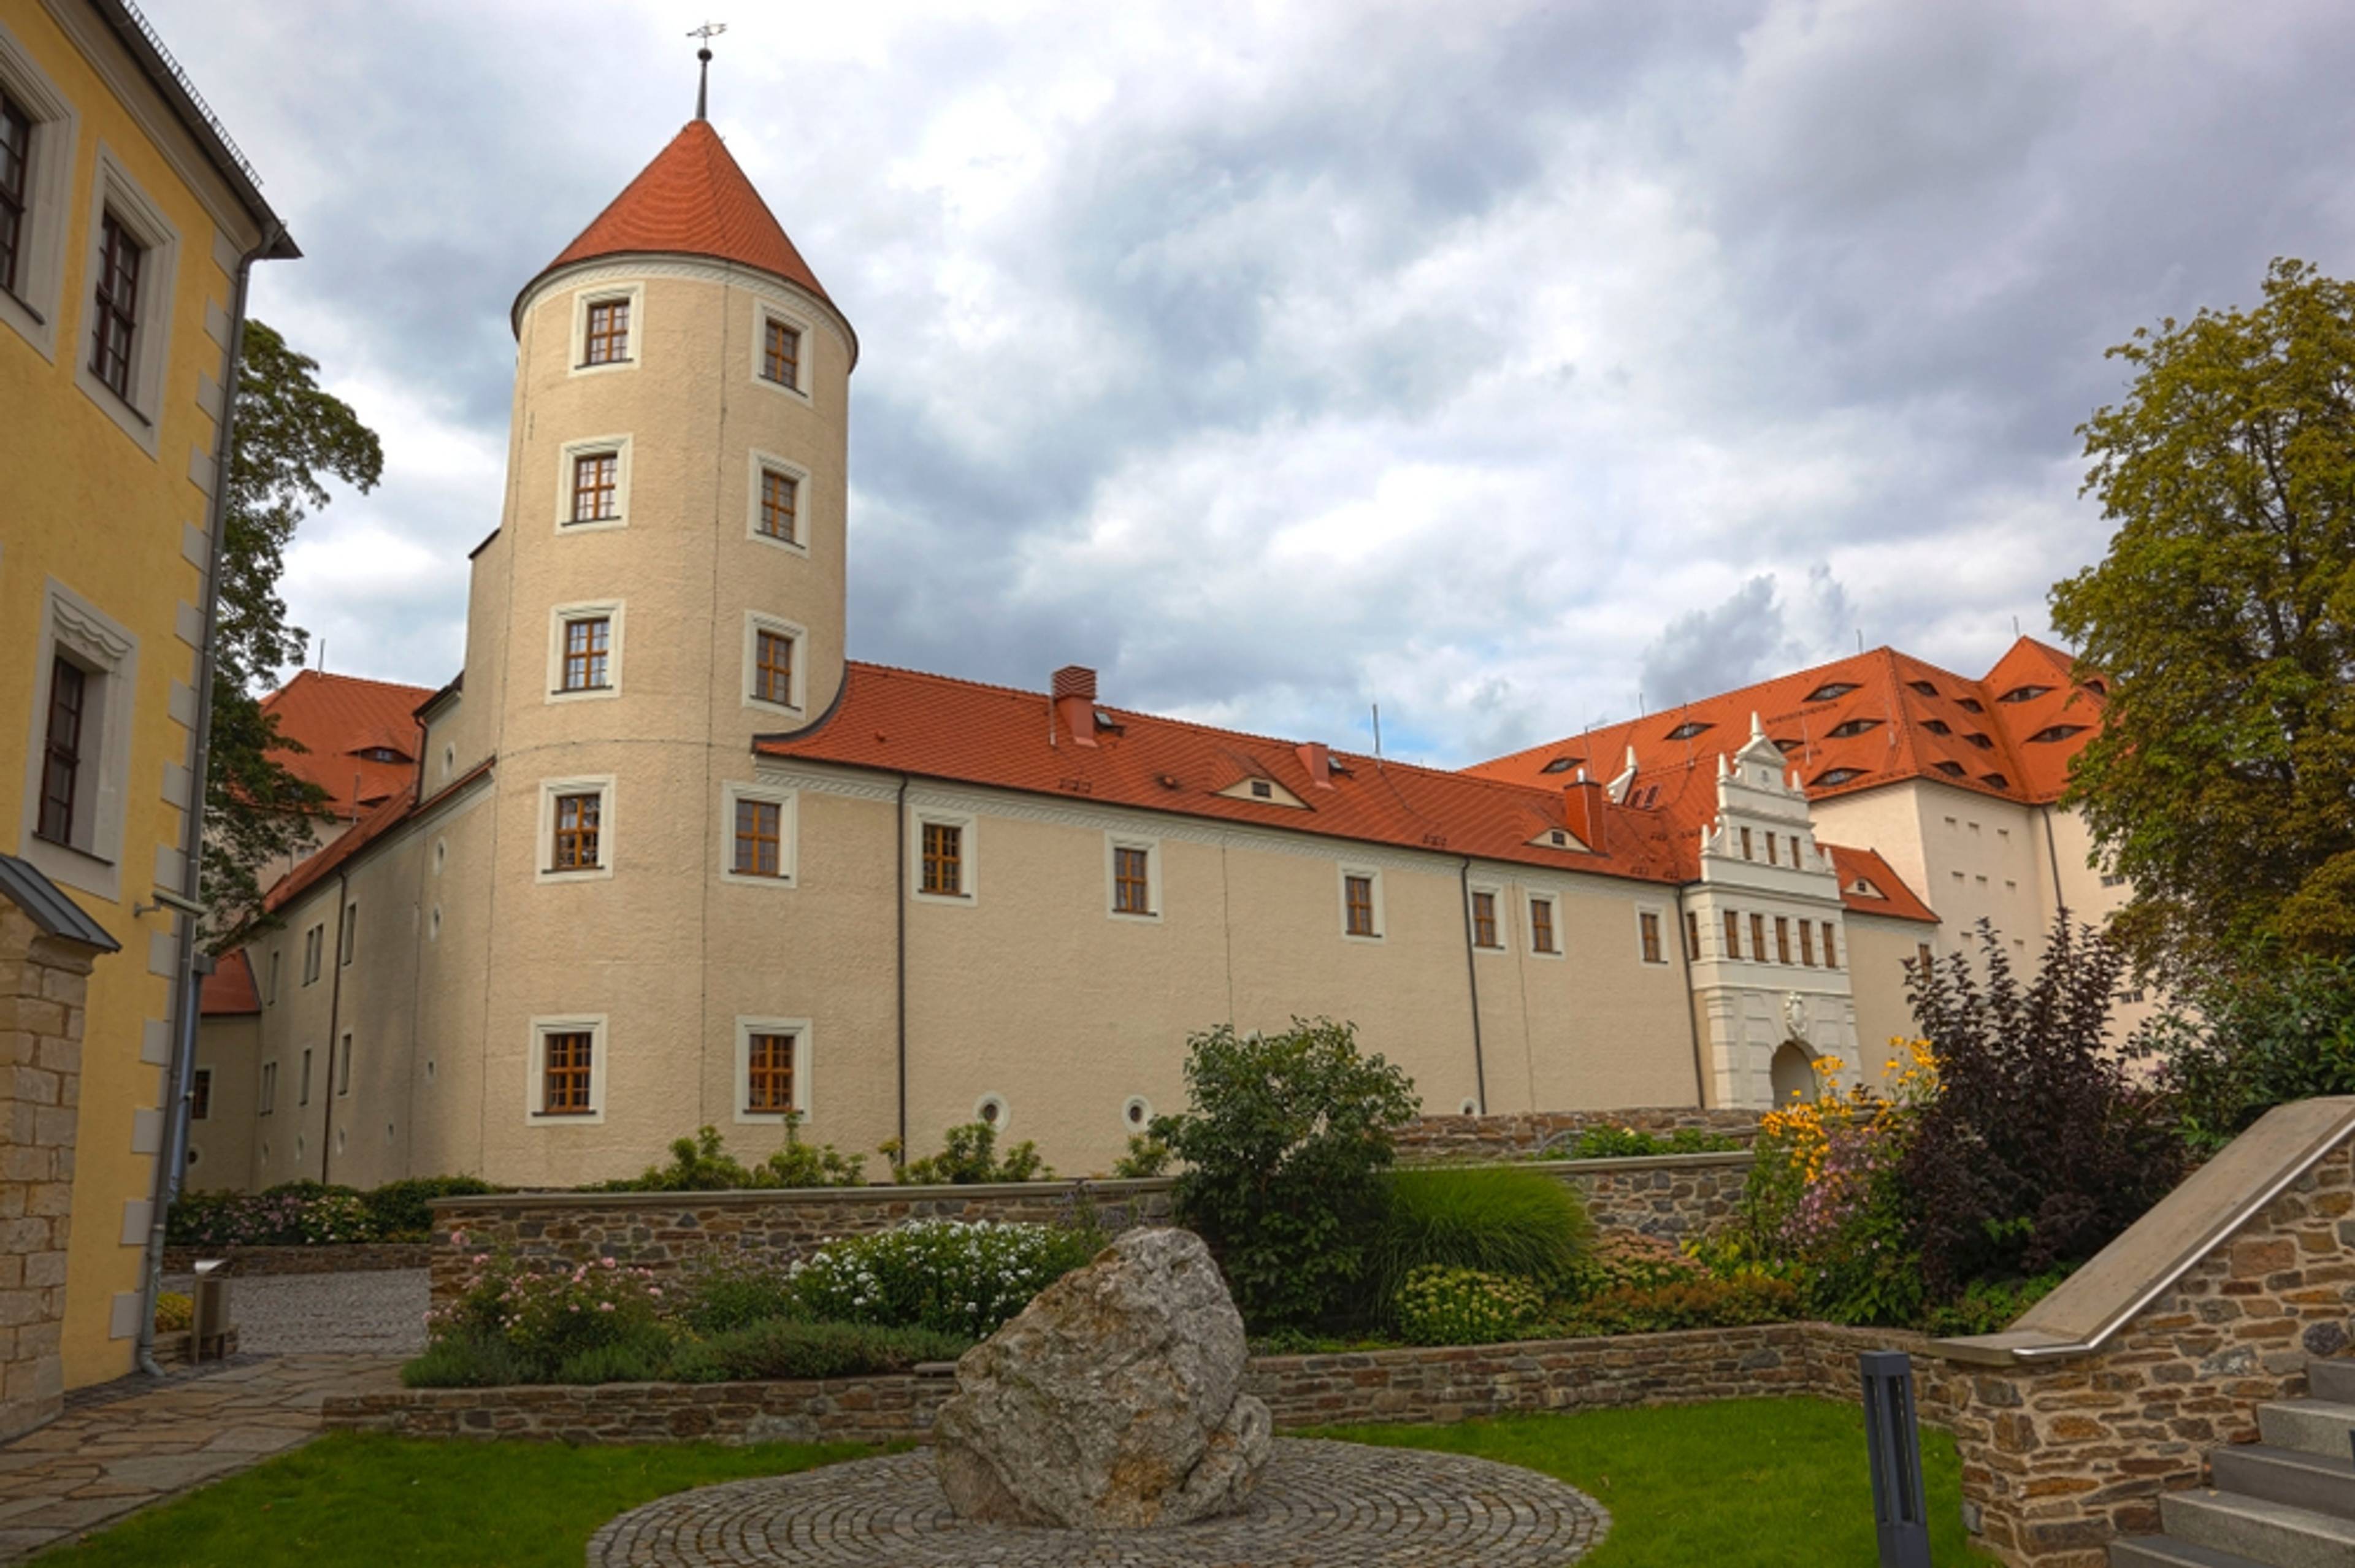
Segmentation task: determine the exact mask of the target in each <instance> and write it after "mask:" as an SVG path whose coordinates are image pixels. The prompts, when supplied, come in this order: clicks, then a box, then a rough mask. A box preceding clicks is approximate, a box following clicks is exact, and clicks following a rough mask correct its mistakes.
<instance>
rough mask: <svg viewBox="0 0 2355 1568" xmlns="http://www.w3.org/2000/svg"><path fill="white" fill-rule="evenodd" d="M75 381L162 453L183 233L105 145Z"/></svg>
mask: <svg viewBox="0 0 2355 1568" xmlns="http://www.w3.org/2000/svg"><path fill="white" fill-rule="evenodd" d="M90 213H91V218H90V235H89V239H88V241H87V244H86V246H85V256H86V260H85V262H84V266H83V272H82V284H83V288H82V292H83V294H84V296H85V297H84V299H83V301H82V316H81V319H82V328H81V334H80V336H81V345H80V352H79V356H78V358H77V362H76V370H75V375H74V379H75V381H76V383H77V384H78V385H80V388H81V389H82V390H83V391H84V392H86V393H87V394H89V396H90V398H91V400H92V401H94V402H96V403H97V404H98V405H99V407H100V408H101V409H102V410H104V411H105V412H106V415H107V417H108V418H109V419H112V421H114V422H115V423H116V424H117V425H118V426H120V427H121V428H122V430H123V433H124V434H126V435H128V436H130V437H131V439H132V440H133V441H134V442H136V443H138V444H139V445H140V447H141V448H143V449H144V451H145V452H146V453H147V454H148V455H149V456H151V457H153V456H155V454H156V453H157V430H156V425H157V421H159V420H160V418H161V417H162V413H163V406H164V367H165V351H166V349H167V348H168V347H169V345H170V342H171V335H172V293H173V288H172V285H173V281H174V278H175V276H176V273H177V271H178V262H179V251H180V237H179V231H178V230H177V229H174V228H173V227H172V225H171V223H170V222H169V221H168V220H167V219H165V217H164V210H163V208H160V207H158V206H157V205H156V204H155V202H154V201H153V200H151V199H149V197H148V196H147V194H146V193H145V192H144V191H143V190H142V189H140V187H139V185H138V182H136V181H135V180H133V178H132V177H131V176H130V174H129V173H128V172H127V171H126V170H125V169H124V168H123V165H122V164H121V163H120V162H118V161H117V160H116V158H115V156H114V154H113V152H112V149H110V148H109V147H108V146H107V145H106V144H104V143H103V142H101V143H100V144H99V149H98V171H97V176H96V185H95V187H94V188H93V189H92V191H91V204H90Z"/></svg>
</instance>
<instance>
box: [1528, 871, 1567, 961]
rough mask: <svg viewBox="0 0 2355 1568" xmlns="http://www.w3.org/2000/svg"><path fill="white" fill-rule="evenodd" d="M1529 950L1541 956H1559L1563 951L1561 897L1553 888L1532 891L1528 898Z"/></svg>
mask: <svg viewBox="0 0 2355 1568" xmlns="http://www.w3.org/2000/svg"><path fill="white" fill-rule="evenodd" d="M1527 913H1528V917H1529V952H1530V953H1531V954H1533V955H1536V956H1537V957H1540V958H1559V957H1561V955H1562V951H1561V895H1560V894H1558V893H1556V892H1555V891H1553V890H1552V889H1551V888H1538V889H1533V890H1531V891H1530V892H1529V899H1528V911H1527Z"/></svg>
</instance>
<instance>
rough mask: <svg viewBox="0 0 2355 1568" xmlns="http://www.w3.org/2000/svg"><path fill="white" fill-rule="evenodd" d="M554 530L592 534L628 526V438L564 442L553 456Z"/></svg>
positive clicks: (605, 436) (607, 437)
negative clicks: (554, 489) (555, 479)
mask: <svg viewBox="0 0 2355 1568" xmlns="http://www.w3.org/2000/svg"><path fill="white" fill-rule="evenodd" d="M556 474H557V492H556V528H557V531H558V532H559V533H568V534H572V533H593V532H595V531H597V530H598V529H600V528H624V527H626V526H628V523H629V520H630V438H629V437H628V436H626V435H601V436H594V437H591V438H590V439H588V440H586V441H568V442H566V443H564V445H563V446H562V447H561V448H559V451H558V453H557V471H556Z"/></svg>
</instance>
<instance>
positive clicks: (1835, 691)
mask: <svg viewBox="0 0 2355 1568" xmlns="http://www.w3.org/2000/svg"><path fill="white" fill-rule="evenodd" d="M1855 689H1856V682H1854V681H1852V680H1828V681H1826V682H1824V684H1823V685H1821V686H1819V687H1817V688H1816V689H1815V690H1813V691H1811V692H1809V693H1807V700H1808V701H1809V702H1829V701H1830V700H1831V699H1833V698H1835V697H1846V696H1847V695H1848V694H1849V692H1851V691H1854V690H1855Z"/></svg>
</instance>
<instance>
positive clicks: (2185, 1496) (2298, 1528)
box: [2158, 1488, 2355, 1568]
mask: <svg viewBox="0 0 2355 1568" xmlns="http://www.w3.org/2000/svg"><path fill="white" fill-rule="evenodd" d="M2158 1517H2159V1520H2160V1522H2161V1523H2162V1524H2163V1525H2165V1527H2166V1529H2167V1533H2168V1534H2169V1535H2170V1536H2172V1537H2174V1538H2175V1539H2176V1540H2178V1541H2190V1542H2191V1544H2193V1545H2194V1546H2207V1547H2212V1548H2214V1549H2215V1550H2217V1551H2219V1552H2238V1553H2240V1554H2241V1555H2242V1556H2243V1557H2246V1558H2248V1559H2250V1560H2251V1561H2253V1562H2256V1563H2264V1564H2265V1568H2348V1565H2349V1564H2350V1563H2355V1520H2345V1519H2339V1518H2336V1517H2334V1516H2332V1515H2330V1514H2327V1513H2316V1512H2315V1511H2313V1510H2312V1509H2302V1508H2292V1507H2291V1506H2290V1505H2289V1504H2287V1503H2277V1502H2269V1501H2267V1500H2266V1499H2264V1498H2243V1497H2235V1496H2233V1495H2232V1493H2229V1492H2218V1491H2211V1490H2208V1489H2207V1488H2201V1489H2200V1490H2197V1491H2189V1492H2169V1493H2168V1494H2167V1495H2166V1496H2165V1497H2163V1498H2161V1499H2159V1500H2158Z"/></svg>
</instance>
